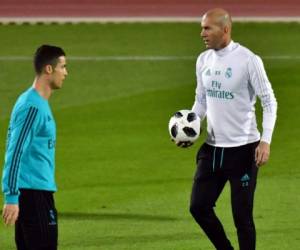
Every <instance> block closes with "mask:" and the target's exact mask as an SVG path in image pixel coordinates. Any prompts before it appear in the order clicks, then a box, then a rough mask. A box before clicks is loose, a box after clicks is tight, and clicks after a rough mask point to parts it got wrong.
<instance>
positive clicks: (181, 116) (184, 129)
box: [169, 109, 200, 143]
mask: <svg viewBox="0 0 300 250" xmlns="http://www.w3.org/2000/svg"><path fill="white" fill-rule="evenodd" d="M169 133H170V135H171V137H172V139H173V140H174V141H175V142H176V143H177V142H194V141H196V140H197V139H198V137H199V135H200V118H199V116H198V115H197V114H196V113H195V112H193V111H191V110H186V109H184V110H179V111H177V112H176V113H175V114H174V115H173V116H172V117H171V119H170V121H169Z"/></svg>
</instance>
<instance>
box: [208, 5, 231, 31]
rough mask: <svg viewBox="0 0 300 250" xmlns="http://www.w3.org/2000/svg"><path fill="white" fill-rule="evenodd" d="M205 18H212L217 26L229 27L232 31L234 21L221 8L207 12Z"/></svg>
mask: <svg viewBox="0 0 300 250" xmlns="http://www.w3.org/2000/svg"><path fill="white" fill-rule="evenodd" d="M204 18H210V19H211V20H212V21H214V22H215V23H216V24H218V25H220V26H221V27H226V26H227V27H228V28H230V29H231V25H232V21H231V16H230V14H229V13H228V12H227V11H226V10H224V9H221V8H215V9H211V10H209V11H207V12H206V13H205V14H204V15H203V19H204Z"/></svg>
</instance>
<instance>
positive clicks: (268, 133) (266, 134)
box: [260, 129, 273, 144]
mask: <svg viewBox="0 0 300 250" xmlns="http://www.w3.org/2000/svg"><path fill="white" fill-rule="evenodd" d="M272 134H273V130H272V129H264V130H263V133H262V136H261V139H260V140H261V141H264V142H267V143H269V144H271V140H272Z"/></svg>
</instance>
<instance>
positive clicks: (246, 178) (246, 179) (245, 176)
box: [241, 174, 250, 182]
mask: <svg viewBox="0 0 300 250" xmlns="http://www.w3.org/2000/svg"><path fill="white" fill-rule="evenodd" d="M249 180H250V177H249V175H247V174H245V175H244V176H243V177H242V178H241V181H242V182H244V181H249Z"/></svg>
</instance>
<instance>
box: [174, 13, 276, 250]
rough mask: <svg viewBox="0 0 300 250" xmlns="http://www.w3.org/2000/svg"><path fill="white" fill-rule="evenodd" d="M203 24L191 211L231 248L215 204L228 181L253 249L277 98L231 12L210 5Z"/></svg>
mask: <svg viewBox="0 0 300 250" xmlns="http://www.w3.org/2000/svg"><path fill="white" fill-rule="evenodd" d="M201 27H202V31H201V37H202V39H203V41H204V43H205V46H206V48H207V50H206V51H205V52H203V53H201V54H200V56H199V57H198V59H197V64H196V76H197V88H196V96H195V102H194V105H193V107H192V110H193V111H194V112H195V113H197V114H198V115H199V116H200V118H201V121H202V120H203V119H204V118H205V117H206V120H207V139H206V142H205V143H204V144H203V145H202V146H201V148H200V149H199V151H198V154H197V170H196V173H195V177H194V184H193V188H192V194H191V204H190V212H191V214H192V215H193V217H194V219H195V220H196V222H197V223H198V224H199V225H200V227H201V228H202V229H203V231H204V232H205V234H206V235H207V236H208V238H209V239H210V240H211V242H212V243H213V245H214V246H215V248H216V249H217V250H229V249H233V247H232V245H231V243H230V241H229V240H228V238H227V237H226V234H225V231H224V229H223V226H222V224H221V222H220V221H219V219H218V218H217V216H216V214H215V212H214V209H213V208H214V206H215V202H216V201H217V199H218V197H219V195H220V194H221V192H222V190H223V188H224V186H225V183H226V182H227V181H229V183H230V187H231V206H232V213H233V218H234V223H235V226H236V228H237V234H238V242H239V248H240V250H254V249H255V241H256V232H255V226H254V221H253V200H254V191H255V186H256V178H257V172H258V169H259V167H260V166H262V165H264V164H265V163H266V162H267V161H268V158H269V154H270V143H271V138H272V133H273V130H274V127H275V121H276V112H277V102H276V99H275V96H274V93H273V89H272V87H271V84H270V82H269V80H268V77H267V75H266V72H265V69H264V65H263V62H262V60H261V59H260V57H259V56H257V55H255V54H254V53H253V52H251V51H250V50H249V49H247V48H245V47H243V46H242V45H240V44H238V43H236V42H234V41H232V39H231V27H232V21H231V17H230V15H229V13H228V12H227V11H225V10H223V9H212V10H209V11H208V12H207V13H205V15H204V16H203V18H202V22H201ZM256 97H258V98H259V99H260V101H261V106H262V110H263V122H262V133H261V134H260V132H259V131H258V129H257V124H256V115H255V102H256ZM178 146H181V147H188V146H190V144H189V143H186V142H182V143H178Z"/></svg>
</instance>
